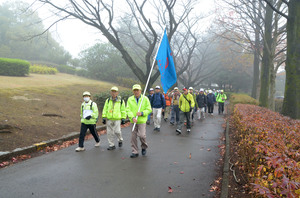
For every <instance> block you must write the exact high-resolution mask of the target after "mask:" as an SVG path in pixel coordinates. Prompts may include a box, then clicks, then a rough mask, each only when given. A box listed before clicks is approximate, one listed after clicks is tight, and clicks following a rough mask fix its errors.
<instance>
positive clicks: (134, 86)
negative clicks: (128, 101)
mask: <svg viewBox="0 0 300 198" xmlns="http://www.w3.org/2000/svg"><path fill="white" fill-rule="evenodd" d="M135 89H138V90H142V87H141V85H139V84H135V85H133V86H132V90H135Z"/></svg>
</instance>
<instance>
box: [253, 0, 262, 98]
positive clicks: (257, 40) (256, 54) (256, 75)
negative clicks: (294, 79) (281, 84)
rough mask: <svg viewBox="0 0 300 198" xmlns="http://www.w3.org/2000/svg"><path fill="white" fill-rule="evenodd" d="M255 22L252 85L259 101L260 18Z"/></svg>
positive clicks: (254, 96)
mask: <svg viewBox="0 0 300 198" xmlns="http://www.w3.org/2000/svg"><path fill="white" fill-rule="evenodd" d="M253 3H254V2H253ZM255 21H256V25H255V42H254V61H253V83H252V93H251V96H252V97H253V98H255V99H258V97H257V95H258V94H257V89H258V86H259V52H260V37H259V35H260V27H259V24H260V17H259V16H256V18H255Z"/></svg>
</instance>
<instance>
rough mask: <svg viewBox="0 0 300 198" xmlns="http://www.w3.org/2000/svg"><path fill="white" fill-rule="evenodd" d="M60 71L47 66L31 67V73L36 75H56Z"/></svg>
mask: <svg viewBox="0 0 300 198" xmlns="http://www.w3.org/2000/svg"><path fill="white" fill-rule="evenodd" d="M57 72H58V71H57V69H56V68H53V67H48V66H45V65H31V66H30V73H35V74H56V73H57Z"/></svg>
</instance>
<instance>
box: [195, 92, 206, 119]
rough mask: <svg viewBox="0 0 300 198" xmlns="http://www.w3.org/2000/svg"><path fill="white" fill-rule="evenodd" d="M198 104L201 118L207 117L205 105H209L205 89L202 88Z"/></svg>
mask: <svg viewBox="0 0 300 198" xmlns="http://www.w3.org/2000/svg"><path fill="white" fill-rule="evenodd" d="M196 101H197V104H198V111H200V117H199V119H201V118H203V119H205V107H206V106H207V98H206V95H205V94H204V89H202V88H201V89H200V91H199V94H198V95H197V98H196Z"/></svg>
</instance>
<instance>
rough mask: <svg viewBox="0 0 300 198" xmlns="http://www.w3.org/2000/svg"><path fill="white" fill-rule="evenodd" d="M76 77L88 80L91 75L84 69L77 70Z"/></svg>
mask: <svg viewBox="0 0 300 198" xmlns="http://www.w3.org/2000/svg"><path fill="white" fill-rule="evenodd" d="M76 75H77V76H81V77H85V78H88V77H89V76H90V73H89V72H88V71H87V70H84V69H77V70H76Z"/></svg>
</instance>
